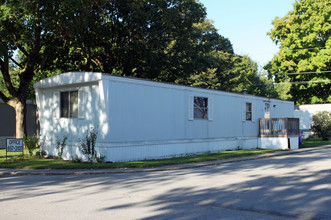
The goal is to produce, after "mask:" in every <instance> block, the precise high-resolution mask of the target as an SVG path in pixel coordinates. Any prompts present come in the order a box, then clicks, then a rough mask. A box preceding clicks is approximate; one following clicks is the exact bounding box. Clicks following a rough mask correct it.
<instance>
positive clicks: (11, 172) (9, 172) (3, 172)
mask: <svg viewBox="0 0 331 220" xmlns="http://www.w3.org/2000/svg"><path fill="white" fill-rule="evenodd" d="M329 148H331V145H323V146H319V147H313V148H303V149H297V150H290V151H281V152H274V153H268V154H261V155H254V156H250V157H239V158H231V159H225V160H217V161H207V162H199V163H190V164H179V165H171V166H164V167H153V168H118V169H86V170H23V169H6V168H2V169H1V168H0V177H1V176H37V175H39V176H48V175H102V174H103V175H105V174H119V173H138V172H155V171H171V170H181V169H190V168H199V167H208V166H216V165H222V164H229V163H236V162H243V161H249V160H258V159H265V158H272V157H279V156H286V155H291V154H297V153H304V152H310V151H317V150H324V149H329Z"/></svg>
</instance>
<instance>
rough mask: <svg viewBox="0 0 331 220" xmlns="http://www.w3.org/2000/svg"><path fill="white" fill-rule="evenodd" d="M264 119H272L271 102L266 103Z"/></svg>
mask: <svg viewBox="0 0 331 220" xmlns="http://www.w3.org/2000/svg"><path fill="white" fill-rule="evenodd" d="M264 118H270V102H265V103H264Z"/></svg>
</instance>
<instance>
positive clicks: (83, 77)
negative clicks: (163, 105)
mask: <svg viewBox="0 0 331 220" xmlns="http://www.w3.org/2000/svg"><path fill="white" fill-rule="evenodd" d="M73 74H74V75H75V77H72V75H73ZM101 80H109V81H113V82H118V83H129V84H136V85H144V86H151V87H158V88H168V89H176V90H183V91H190V92H197V93H205V94H211V95H221V94H222V95H227V96H232V97H237V98H243V97H247V98H250V99H259V100H266V101H268V100H273V101H274V102H281V103H289V102H291V103H293V104H294V102H293V101H285V100H280V99H275V98H268V97H263V96H255V95H249V94H241V93H233V92H226V91H221V90H214V89H205V88H199V87H191V86H187V85H180V84H173V83H167V82H156V81H152V80H149V79H141V78H136V77H126V76H114V75H110V74H108V73H101V72H66V73H61V74H58V75H55V76H52V77H49V78H46V79H43V80H41V81H39V82H36V83H35V84H34V88H35V89H47V88H53V87H59V86H63V85H77V84H86V83H91V82H98V81H101Z"/></svg>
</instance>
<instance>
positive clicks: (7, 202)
mask: <svg viewBox="0 0 331 220" xmlns="http://www.w3.org/2000/svg"><path fill="white" fill-rule="evenodd" d="M0 190H1V191H0V210H1V219H59V218H63V219H92V218H94V219H331V149H330V148H329V149H321V150H318V151H311V152H305V153H299V154H293V155H287V156H279V157H272V158H266V159H258V160H250V161H241V162H235V163H228V164H222V165H216V166H209V167H200V168H191V169H182V170H168V171H155V172H139V173H122V174H107V175H79V176H77V175H52V176H2V177H0Z"/></svg>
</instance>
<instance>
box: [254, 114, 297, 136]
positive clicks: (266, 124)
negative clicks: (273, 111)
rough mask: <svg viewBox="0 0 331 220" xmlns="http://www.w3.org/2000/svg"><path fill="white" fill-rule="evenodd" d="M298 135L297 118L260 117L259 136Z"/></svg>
mask: <svg viewBox="0 0 331 220" xmlns="http://www.w3.org/2000/svg"><path fill="white" fill-rule="evenodd" d="M293 135H294V136H297V135H299V119H298V118H260V137H287V136H293Z"/></svg>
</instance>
